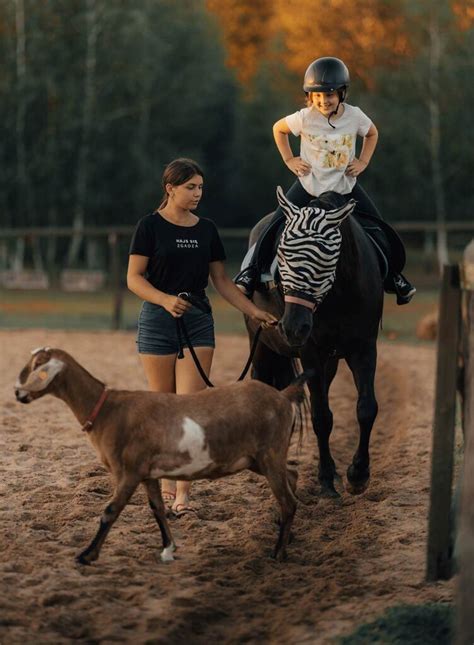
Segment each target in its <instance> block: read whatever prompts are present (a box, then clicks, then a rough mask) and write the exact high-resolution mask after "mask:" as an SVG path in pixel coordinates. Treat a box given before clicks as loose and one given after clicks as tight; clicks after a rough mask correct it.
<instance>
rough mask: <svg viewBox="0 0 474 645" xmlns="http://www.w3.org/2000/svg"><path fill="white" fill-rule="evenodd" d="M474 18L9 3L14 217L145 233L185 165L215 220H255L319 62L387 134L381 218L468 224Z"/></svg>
mask: <svg viewBox="0 0 474 645" xmlns="http://www.w3.org/2000/svg"><path fill="white" fill-rule="evenodd" d="M473 22H474V3H473V2H472V0H471V1H468V0H464V1H462V0H452V1H451V0H409V1H408V0H360V1H359V2H357V3H354V2H353V1H352V0H324V1H322V0H258V1H254V0H207V1H205V0H141V1H140V2H139V3H137V2H135V0H133V1H132V0H68V1H67V2H65V1H64V0H41V1H38V0H1V1H0V48H1V50H0V55H1V59H2V61H3V73H2V75H1V77H0V112H1V119H0V122H1V126H0V127H1V129H2V132H1V136H0V154H1V163H0V200H1V202H0V217H1V224H2V225H3V226H4V227H16V226H18V227H19V226H21V227H25V226H38V225H41V226H51V225H63V226H66V225H72V224H75V225H76V226H81V225H83V224H86V225H87V224H89V225H91V224H101V225H105V224H133V223H135V222H136V220H137V219H138V218H139V217H141V216H142V215H143V214H145V213H146V212H148V211H149V210H150V209H152V208H153V207H155V206H156V205H157V202H158V200H159V197H160V194H161V189H160V185H159V184H160V176H161V173H162V170H163V167H164V165H165V164H166V163H167V162H168V161H170V160H171V159H173V158H174V157H176V156H189V157H193V158H195V159H196V160H198V161H199V162H200V163H201V164H202V165H203V166H204V168H205V171H206V189H205V191H206V194H205V199H204V201H203V203H202V206H201V212H202V213H203V214H204V213H206V214H208V215H209V216H211V217H212V218H214V219H215V220H216V222H217V223H218V224H219V226H249V225H252V224H253V223H254V222H255V221H256V220H257V218H259V217H260V216H262V215H263V214H264V213H266V212H268V211H269V210H271V209H272V207H273V205H274V201H275V198H274V190H275V186H276V184H278V183H281V184H282V185H283V186H285V187H287V186H289V184H290V182H291V180H292V177H291V176H290V173H289V171H288V170H287V169H286V167H285V166H284V165H283V163H282V162H281V159H280V157H279V154H278V152H277V150H276V148H275V145H274V143H273V139H272V124H273V122H274V121H275V120H276V119H277V118H280V117H282V116H284V115H285V114H289V113H291V112H293V111H295V110H296V109H299V108H300V107H303V101H304V94H303V92H302V87H301V86H302V78H303V74H304V71H305V69H306V67H307V65H308V64H309V63H310V62H311V61H312V60H313V59H315V58H317V57H319V56H323V55H335V56H338V57H340V58H343V59H344V60H345V61H346V63H347V64H348V66H349V68H350V71H351V75H352V79H353V82H352V84H351V89H350V94H349V99H348V102H350V103H353V104H356V105H360V106H361V108H362V109H363V110H365V111H366V112H367V113H368V114H369V116H371V117H372V118H373V120H374V122H375V123H376V125H377V126H378V128H379V131H380V135H381V136H380V143H379V147H378V149H377V152H376V155H375V157H374V160H373V162H372V164H371V166H370V168H369V169H368V171H367V173H366V174H365V175H364V176H363V177H362V178H361V179H362V182H363V184H365V185H366V186H367V188H368V190H369V191H370V192H371V194H373V196H374V199H375V200H376V201H377V203H378V204H379V205H380V208H381V210H382V211H383V213H384V215H385V217H386V218H387V219H392V220H397V219H398V220H400V219H403V220H407V219H410V218H416V219H418V220H419V219H426V220H430V219H433V218H434V217H436V215H437V214H438V216H439V215H443V212H442V211H443V210H444V214H445V216H446V217H447V218H448V219H449V218H455V219H463V218H472V212H473V206H474V203H473V202H474V196H473V192H472V190H471V189H470V186H471V184H472V180H471V174H472V168H473V167H474V129H473V128H472V127H471V123H470V121H469V120H468V119H467V116H468V114H469V112H470V109H471V105H472V103H473V99H474V83H473V82H472V80H473V74H472V72H473V60H474V59H473V41H474V32H473ZM293 147H294V150H295V151H297V149H298V142H297V141H296V140H294V141H293Z"/></svg>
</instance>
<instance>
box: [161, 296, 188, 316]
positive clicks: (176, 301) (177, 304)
mask: <svg viewBox="0 0 474 645" xmlns="http://www.w3.org/2000/svg"><path fill="white" fill-rule="evenodd" d="M160 304H161V306H162V307H164V308H165V309H166V311H167V312H168V313H170V314H171V315H172V316H173V318H181V316H182V315H183V314H184V312H185V311H187V310H188V309H189V308H190V307H191V303H190V302H188V301H187V300H183V298H180V297H179V296H170V295H168V294H166V297H165V298H164V299H163V301H162V302H160Z"/></svg>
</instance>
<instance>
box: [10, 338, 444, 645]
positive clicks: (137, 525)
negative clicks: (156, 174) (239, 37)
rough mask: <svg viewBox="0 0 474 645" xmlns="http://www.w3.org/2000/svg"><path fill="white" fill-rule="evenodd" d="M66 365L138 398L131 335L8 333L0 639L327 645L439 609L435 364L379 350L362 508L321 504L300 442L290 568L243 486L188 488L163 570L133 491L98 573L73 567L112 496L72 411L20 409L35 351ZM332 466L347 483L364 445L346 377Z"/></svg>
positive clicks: (231, 355) (227, 361) (225, 376)
mask: <svg viewBox="0 0 474 645" xmlns="http://www.w3.org/2000/svg"><path fill="white" fill-rule="evenodd" d="M219 340H220V342H219V345H218V350H217V355H216V360H215V367H214V371H213V378H214V380H215V381H216V382H218V383H225V382H231V381H232V380H233V378H235V377H236V375H237V373H238V372H239V370H240V368H241V365H242V363H243V362H244V357H245V355H246V352H247V344H246V340H245V339H244V338H240V337H221V338H220V339H219ZM44 344H49V345H52V346H56V347H61V348H63V349H65V350H67V351H69V352H70V353H71V354H72V355H73V356H74V357H75V358H76V359H77V360H79V362H81V363H82V364H83V365H84V366H85V367H86V368H87V369H89V370H90V371H91V372H92V373H93V374H94V375H95V376H97V377H99V378H101V379H102V380H104V381H105V382H107V383H108V384H109V385H110V386H112V387H124V388H127V389H129V388H130V389H133V388H144V387H145V381H144V378H143V374H142V371H141V369H140V365H139V361H138V358H137V356H136V354H135V345H134V339H133V335H132V334H127V333H115V334H112V333H95V334H93V333H66V332H53V331H47V332H45V331H14V332H0V357H1V371H0V411H1V435H0V436H1V452H0V455H1V461H0V472H1V477H0V497H1V502H0V515H1V521H0V530H1V562H0V586H1V591H0V642H1V643H5V644H8V645H10V644H12V643H55V644H56V643H69V642H71V641H73V640H74V641H79V642H84V643H99V642H100V643H112V642H126V643H149V644H151V643H166V644H174V643H183V642H190V643H198V644H199V643H208V642H209V641H212V640H215V641H216V642H224V643H257V642H260V643H261V642H270V643H330V642H332V641H333V638H334V637H336V636H338V635H341V634H346V633H349V632H350V631H352V629H354V628H355V627H356V626H357V625H358V624H360V623H361V622H363V621H366V620H368V619H372V618H374V617H376V616H377V615H378V614H380V613H381V612H383V611H384V609H385V608H387V607H390V606H393V605H396V604H399V603H422V602H426V601H449V600H450V599H451V598H452V593H453V586H452V583H451V582H448V583H437V584H429V585H428V584H426V583H425V582H424V580H423V578H424V566H425V541H426V526H427V520H426V517H427V505H428V494H429V460H430V448H431V439H430V430H431V419H432V408H433V380H434V377H433V372H434V358H435V357H434V350H433V349H431V348H429V347H421V348H413V347H407V346H400V345H396V346H390V345H381V346H380V352H379V368H378V376H377V395H378V400H379V406H380V412H379V416H378V419H377V422H376V425H375V428H374V432H373V440H372V481H371V484H370V487H369V489H368V490H367V492H366V493H365V494H364V495H362V496H360V497H352V496H351V495H349V494H348V493H347V492H343V493H342V497H341V499H340V501H333V500H326V499H321V498H319V497H318V493H317V490H318V489H317V487H316V486H315V473H316V465H317V460H316V444H315V438H314V436H313V434H312V431H311V432H310V431H308V432H307V434H306V439H305V443H304V446H303V449H302V450H301V451H300V452H299V454H297V455H296V449H295V448H294V449H293V450H292V452H293V456H295V455H296V456H297V459H298V460H299V462H300V466H299V473H300V482H299V495H300V499H301V501H300V504H299V507H298V512H297V516H296V519H295V523H294V534H295V537H294V541H293V542H292V544H291V545H290V547H289V559H288V561H287V562H286V563H283V564H279V563H276V562H274V561H273V560H271V559H270V552H271V548H272V546H273V543H274V540H275V537H276V527H275V525H274V523H273V517H274V508H275V505H274V501H273V499H272V496H271V493H270V491H269V489H268V487H267V484H266V482H265V481H264V480H263V479H261V478H259V477H258V476H256V475H254V474H252V473H250V472H245V473H241V474H239V475H235V476H233V477H231V478H227V479H223V480H220V481H216V482H207V481H203V482H198V483H196V484H195V485H194V493H195V497H194V498H195V502H196V505H197V507H198V508H199V509H200V510H199V517H198V518H193V517H189V516H188V517H185V518H182V519H180V520H173V521H172V524H171V526H172V530H173V531H174V535H175V538H176V540H177V542H178V545H179V550H178V552H177V559H176V561H175V562H174V563H171V564H162V563H160V561H159V551H160V537H159V531H158V528H157V526H156V524H155V521H154V519H153V517H152V516H151V513H150V512H149V509H148V506H147V504H146V503H145V497H144V495H143V493H142V492H141V491H140V492H137V493H136V494H135V496H134V498H133V499H132V501H131V504H130V505H129V506H128V507H127V508H126V509H125V510H124V512H123V514H122V515H121V517H120V518H119V520H118V521H117V523H116V525H115V526H114V527H113V529H112V531H111V533H110V536H109V538H108V541H107V542H106V544H105V546H104V549H103V550H102V555H101V558H100V560H99V561H98V562H96V563H95V564H94V565H93V566H91V567H79V566H77V565H75V563H74V555H75V554H76V553H78V551H79V550H81V549H82V548H83V547H84V546H85V545H87V543H88V541H89V539H90V538H91V537H92V536H93V534H94V533H95V531H96V529H97V527H98V519H99V516H100V514H101V512H102V510H103V508H104V507H105V505H106V503H107V500H108V497H109V495H110V492H111V487H110V481H109V476H108V475H107V473H106V472H105V470H104V469H103V468H102V467H101V466H100V465H99V462H98V460H97V459H96V456H95V454H94V452H93V449H92V447H91V446H90V445H89V443H88V441H87V439H86V437H85V436H84V434H83V433H82V432H81V431H80V428H79V425H78V423H77V421H76V420H75V418H74V417H73V416H72V413H71V412H70V411H69V409H68V408H67V407H66V406H65V404H64V403H62V402H61V401H59V400H56V399H53V398H52V397H45V398H43V399H41V400H40V401H37V402H34V403H32V404H31V405H28V406H25V405H21V404H19V403H16V402H15V400H14V397H13V389H12V386H13V383H14V381H15V379H16V376H17V373H18V372H19V370H20V369H21V368H22V367H23V365H24V363H25V362H26V361H27V359H28V357H29V351H30V350H31V349H33V348H35V347H37V346H40V345H44ZM332 405H333V411H334V419H335V428H334V432H333V440H332V445H333V454H334V457H335V459H336V462H337V464H338V468H339V470H340V472H341V473H345V470H346V468H347V466H348V464H349V462H350V459H351V456H352V453H353V452H354V450H355V447H356V441H357V427H356V422H355V395H354V388H353V384H352V379H351V376H350V374H349V372H348V371H347V369H345V368H344V366H342V368H340V371H339V374H338V376H337V378H336V381H335V383H334V385H333V389H332Z"/></svg>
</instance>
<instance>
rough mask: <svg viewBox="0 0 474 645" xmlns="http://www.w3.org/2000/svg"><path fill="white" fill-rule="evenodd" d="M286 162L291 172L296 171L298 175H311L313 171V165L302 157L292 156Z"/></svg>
mask: <svg viewBox="0 0 474 645" xmlns="http://www.w3.org/2000/svg"><path fill="white" fill-rule="evenodd" d="M285 163H286V165H287V166H288V168H289V169H290V170H291V172H294V173H295V175H296V176H297V177H303V176H304V175H309V173H310V172H311V166H310V165H309V163H308V162H307V161H305V160H304V159H302V158H301V157H290V159H287V160H286V161H285Z"/></svg>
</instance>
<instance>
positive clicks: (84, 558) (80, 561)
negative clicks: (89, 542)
mask: <svg viewBox="0 0 474 645" xmlns="http://www.w3.org/2000/svg"><path fill="white" fill-rule="evenodd" d="M75 560H76V563H77V564H87V565H89V564H91V562H92V560H91V559H90V558H88V557H87V556H86V555H84V553H80V554H79V555H76V557H75Z"/></svg>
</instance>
